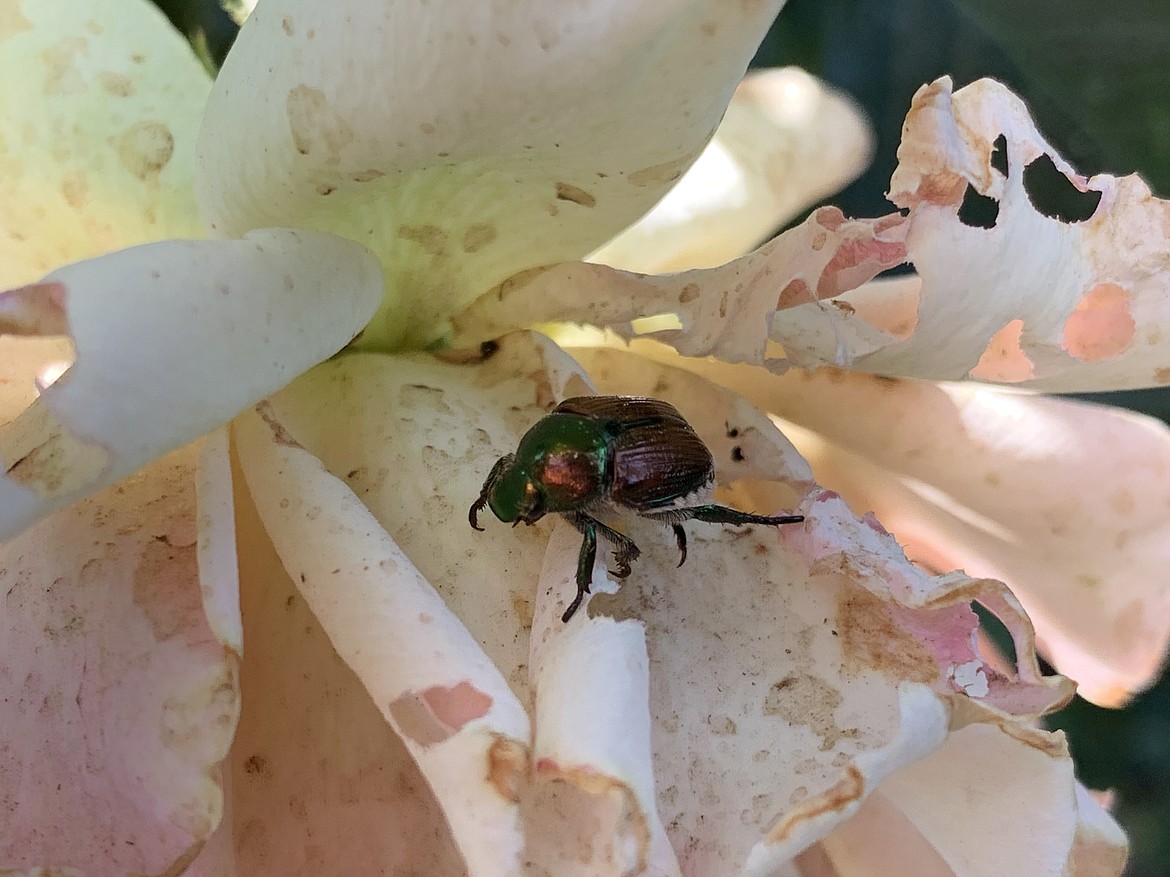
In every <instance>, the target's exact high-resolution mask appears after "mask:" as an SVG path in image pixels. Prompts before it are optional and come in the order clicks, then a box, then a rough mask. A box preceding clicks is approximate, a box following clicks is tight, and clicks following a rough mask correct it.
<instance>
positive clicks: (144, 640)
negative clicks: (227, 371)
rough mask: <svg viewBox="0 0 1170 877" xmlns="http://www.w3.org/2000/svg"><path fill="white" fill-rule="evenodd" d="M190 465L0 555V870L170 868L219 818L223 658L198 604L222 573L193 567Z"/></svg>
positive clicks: (226, 665) (232, 700) (230, 718)
mask: <svg viewBox="0 0 1170 877" xmlns="http://www.w3.org/2000/svg"><path fill="white" fill-rule="evenodd" d="M196 457H197V449H196V448H195V447H189V448H185V449H183V450H181V451H178V452H176V453H175V454H173V455H171V456H169V457H167V458H165V459H163V460H160V461H158V462H156V463H154V464H152V465H151V466H149V467H148V468H147V469H145V470H144V471H143V472H142V473H141V474H139V475H137V476H135V477H132V478H129V479H125V480H123V481H122V482H121V483H120V484H119V485H118V487H117V488H116V489H114V488H111V489H109V490H106V491H103V492H101V493H99V494H97V495H95V496H93V497H90V498H89V499H86V500H84V501H82V502H80V503H78V504H76V505H74V506H72V507H71V508H69V509H67V510H63V511H59V512H57V513H56V514H54V515H53V516H51V517H49V518H48V519H46V520H44V521H42V522H40V523H39V524H37V525H36V526H35V527H32V528H31V529H29V530H27V531H25V532H24V533H22V534H21V535H19V536H17V537H16V538H14V539H12V540H10V541H8V542H6V543H4V544H3V545H2V546H0V595H4V596H3V607H4V610H3V612H0V626H2V629H0V652H2V656H0V752H2V753H3V755H2V756H0V772H2V773H3V774H4V777H5V780H4V783H3V784H2V785H0V868H3V869H5V870H7V869H10V868H14V869H16V871H19V872H20V873H26V872H27V873H42V872H41V871H40V870H38V866H42V867H44V868H45V869H46V870H45V872H44V873H48V871H57V870H60V871H62V872H64V871H70V872H72V871H73V870H74V869H76V873H91V874H111V873H135V874H139V873H142V874H161V873H166V872H172V873H176V872H178V871H181V870H182V868H183V866H184V865H185V863H186V862H188V861H190V859H191V858H192V857H193V856H194V855H195V853H196V852H197V851H198V849H199V847H200V845H201V844H202V843H203V841H204V840H205V839H206V838H207V837H208V836H209V834H210V833H211V832H212V830H213V829H214V828H215V826H216V825H217V824H218V823H219V820H220V814H221V811H222V799H223V796H222V790H221V778H220V762H221V761H222V760H223V759H224V758H225V756H226V754H227V750H228V746H229V744H230V742H231V739H232V733H233V730H234V728H235V722H236V718H237V715H238V710H239V689H238V685H237V679H236V673H237V663H238V654H237V653H236V652H235V649H236V647H237V644H236V643H231V642H228V643H224V642H223V640H222V639H221V638H220V637H219V636H218V635H217V633H216V631H215V630H214V628H213V627H212V626H211V625H209V624H208V620H207V617H205V607H204V601H205V600H207V599H208V597H210V598H211V599H212V600H214V599H218V598H217V597H216V595H217V594H218V593H219V592H221V591H223V592H224V593H227V594H231V593H233V592H234V590H235V586H236V573H235V570H234V569H232V570H230V571H227V572H226V573H223V574H222V575H223V578H216V577H214V576H215V575H216V574H215V572H214V571H210V572H209V571H208V570H205V569H202V568H201V567H202V564H201V562H200V559H198V558H197V548H196V540H197V536H199V535H201V534H199V533H198V532H197V529H196V527H197V519H198V517H199V515H198V514H197V506H196V497H195V461H196ZM202 510H203V511H206V508H204V509H202ZM201 579H202V581H201ZM201 585H202V593H201ZM236 617H237V622H238V609H237V610H236ZM112 838H116V839H117V842H116V843H112V842H111V839H112Z"/></svg>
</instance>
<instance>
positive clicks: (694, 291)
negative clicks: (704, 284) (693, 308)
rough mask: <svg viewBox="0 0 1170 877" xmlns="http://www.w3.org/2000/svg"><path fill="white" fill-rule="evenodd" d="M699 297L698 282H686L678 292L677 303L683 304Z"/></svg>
mask: <svg viewBox="0 0 1170 877" xmlns="http://www.w3.org/2000/svg"><path fill="white" fill-rule="evenodd" d="M698 297H699V284H697V283H688V284H686V285H685V286H683V288H682V290H681V291H680V292H679V294H678V303H679V304H681V305H685V304H686V303H687V302H692V301H694V300H695V299H697V298H698Z"/></svg>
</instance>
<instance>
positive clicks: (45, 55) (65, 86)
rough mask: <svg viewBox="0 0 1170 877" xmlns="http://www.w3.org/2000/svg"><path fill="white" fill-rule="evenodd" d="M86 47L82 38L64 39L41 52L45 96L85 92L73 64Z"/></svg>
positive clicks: (86, 42)
mask: <svg viewBox="0 0 1170 877" xmlns="http://www.w3.org/2000/svg"><path fill="white" fill-rule="evenodd" d="M4 5H5V6H10V5H12V4H4ZM88 46H89V42H88V41H87V40H86V39H85V38H84V37H65V38H64V39H62V40H60V41H58V42H56V43H54V44H53V45H51V46H49V48H47V49H45V50H44V51H43V52H41V61H42V62H43V63H44V66H43V68H42V69H43V70H44V71H45V83H44V86H43V89H44V92H45V94H47V95H53V94H78V93H80V92H82V91H84V90H85V80H84V79H82V77H81V74H80V73H79V72H78V71H77V67H76V66H75V65H74V63H73V62H74V61H75V60H76V59H77V57H78V55H80V54H81V53H83V52H84V51H85V50H86V48H87V47H88Z"/></svg>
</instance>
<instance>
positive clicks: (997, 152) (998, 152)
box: [989, 134, 1008, 179]
mask: <svg viewBox="0 0 1170 877" xmlns="http://www.w3.org/2000/svg"><path fill="white" fill-rule="evenodd" d="M989 161H990V164H991V166H992V167H993V168H995V169H996V170H997V171H999V172H1000V173H1001V174H1003V176H1004V178H1005V179H1006V178H1007V175H1008V156H1007V138H1006V137H1004V136H1003V135H1002V134H1000V135H999V136H998V137H996V138H995V142H994V143H992V144H991V156H990V158H989Z"/></svg>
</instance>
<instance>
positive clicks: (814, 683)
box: [764, 673, 860, 752]
mask: <svg viewBox="0 0 1170 877" xmlns="http://www.w3.org/2000/svg"><path fill="white" fill-rule="evenodd" d="M840 705H841V693H840V692H839V691H837V689H835V688H833V687H832V686H831V685H829V684H828V683H827V682H825V681H824V680H823V679H820V678H818V677H816V676H810V675H806V674H796V673H793V674H790V675H788V676H785V677H784V678H783V679H780V680H779V681H777V682H775V683H773V684H772V687H771V688H769V689H768V692H767V693H766V694H765V695H764V715H766V716H780V717H781V718H783V719H784V720H785V721H786V722H788V724H790V725H804V726H806V727H808V728H810V729H811V730H812V732H813V733H814V734H816V735H817V736H818V737H820V738H821V751H822V752H827V751H828V750H830V749H832V748H833V747H835V746H836V745H837V743H838V742H839V741H840V740H841V739H842V738H845V737H856V736H857V735H858V734H859V733H860V732H859V730H858V729H857V728H849V729H847V730H843V729H842V728H839V727H838V726H837V722H836V719H835V718H834V713H835V712H836V711H837V707H839V706H840Z"/></svg>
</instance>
